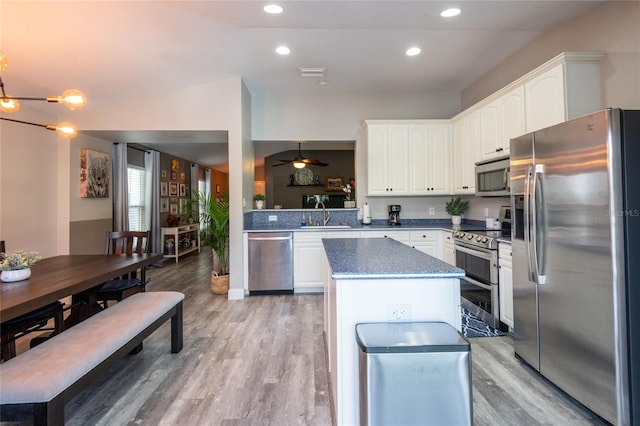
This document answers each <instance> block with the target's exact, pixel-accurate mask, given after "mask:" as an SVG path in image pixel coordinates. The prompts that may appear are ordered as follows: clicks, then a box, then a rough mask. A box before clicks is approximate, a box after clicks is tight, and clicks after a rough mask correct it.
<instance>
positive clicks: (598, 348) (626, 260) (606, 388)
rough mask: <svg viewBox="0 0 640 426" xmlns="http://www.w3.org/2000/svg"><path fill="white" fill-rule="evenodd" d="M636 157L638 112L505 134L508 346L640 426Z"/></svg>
mask: <svg viewBox="0 0 640 426" xmlns="http://www.w3.org/2000/svg"><path fill="white" fill-rule="evenodd" d="M639 160H640V111H628V110H619V109H606V110H604V111H601V112H597V113H594V114H591V115H588V116H585V117H581V118H578V119H575V120H571V121H568V122H565V123H562V124H558V125H556V126H553V127H549V128H547V129H543V130H540V131H536V132H533V133H530V134H527V135H525V136H521V137H519V138H516V139H512V140H511V160H510V163H511V164H510V165H511V205H512V242H513V246H512V247H513V286H514V288H513V293H514V294H513V298H514V301H513V302H514V315H515V318H514V333H513V335H514V336H513V337H514V348H515V353H516V355H517V356H519V357H520V358H521V359H522V360H524V361H525V362H526V363H528V364H530V365H531V366H532V367H533V368H535V369H536V370H538V371H539V372H540V374H542V375H543V376H544V377H546V378H547V379H549V380H550V381H551V382H553V383H554V384H555V385H557V386H558V387H559V388H560V389H562V390H564V391H565V392H567V393H568V394H569V395H571V396H572V397H573V398H575V399H577V400H578V401H579V402H581V403H582V404H583V405H585V406H586V407H587V408H589V409H591V410H592V411H593V412H595V413H596V414H598V415H600V416H601V417H602V418H604V419H606V420H607V421H609V422H611V423H614V424H620V425H632V424H636V425H640V305H639V302H640V265H639V263H640V163H639ZM632 360H635V362H632Z"/></svg>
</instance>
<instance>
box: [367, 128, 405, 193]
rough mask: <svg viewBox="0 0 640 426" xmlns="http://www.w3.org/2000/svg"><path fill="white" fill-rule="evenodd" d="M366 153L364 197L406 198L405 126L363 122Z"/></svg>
mask: <svg viewBox="0 0 640 426" xmlns="http://www.w3.org/2000/svg"><path fill="white" fill-rule="evenodd" d="M367 152H368V155H367V168H368V182H369V193H368V195H370V196H375V195H386V196H390V195H407V193H408V191H409V168H408V167H407V163H408V161H409V128H408V126H407V125H405V124H370V123H367Z"/></svg>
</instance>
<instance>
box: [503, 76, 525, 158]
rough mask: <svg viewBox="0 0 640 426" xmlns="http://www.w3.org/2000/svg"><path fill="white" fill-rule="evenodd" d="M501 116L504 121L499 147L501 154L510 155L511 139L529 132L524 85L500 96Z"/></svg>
mask: <svg viewBox="0 0 640 426" xmlns="http://www.w3.org/2000/svg"><path fill="white" fill-rule="evenodd" d="M500 117H501V121H502V126H501V135H500V141H499V143H498V145H499V146H498V148H502V150H501V151H500V153H501V154H500V155H508V154H509V152H510V149H509V145H510V142H511V139H513V138H516V137H518V136H522V135H524V134H525V133H527V126H526V122H525V112H524V86H518V87H516V88H515V89H513V90H512V91H511V92H509V93H507V94H506V95H504V96H503V97H502V98H500Z"/></svg>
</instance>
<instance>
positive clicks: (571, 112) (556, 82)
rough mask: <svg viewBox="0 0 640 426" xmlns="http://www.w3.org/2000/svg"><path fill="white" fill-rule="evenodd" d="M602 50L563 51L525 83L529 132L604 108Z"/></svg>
mask: <svg viewBox="0 0 640 426" xmlns="http://www.w3.org/2000/svg"><path fill="white" fill-rule="evenodd" d="M602 57H603V55H602V54H601V53H591V52H582V53H579V52H578V53H563V54H561V55H559V56H557V57H556V58H554V59H553V60H551V61H549V62H548V63H547V64H544V65H543V66H541V67H540V68H538V69H536V70H534V71H533V72H532V74H533V75H532V76H531V77H530V78H528V79H527V80H526V81H525V83H524V90H525V111H526V125H527V126H526V127H527V132H532V131H535V130H540V129H543V128H545V127H548V126H552V125H554V124H558V123H561V122H564V121H567V120H571V119H574V118H577V117H581V116H583V115H586V114H590V113H593V112H596V111H598V110H600V109H602V90H601V85H602V82H601V79H600V60H601V59H602Z"/></svg>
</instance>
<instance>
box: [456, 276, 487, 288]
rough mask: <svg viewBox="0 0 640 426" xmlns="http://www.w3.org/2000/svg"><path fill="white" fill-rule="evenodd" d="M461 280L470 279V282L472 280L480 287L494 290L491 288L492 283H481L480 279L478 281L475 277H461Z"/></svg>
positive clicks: (472, 282)
mask: <svg viewBox="0 0 640 426" xmlns="http://www.w3.org/2000/svg"><path fill="white" fill-rule="evenodd" d="M460 280H461V281H468V282H470V283H471V284H473V285H477V286H478V287H481V288H483V289H485V290H493V289H492V288H491V285H490V284H484V283H481V282H480V281H476V280H474V279H473V278H469V277H464V278H460Z"/></svg>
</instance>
